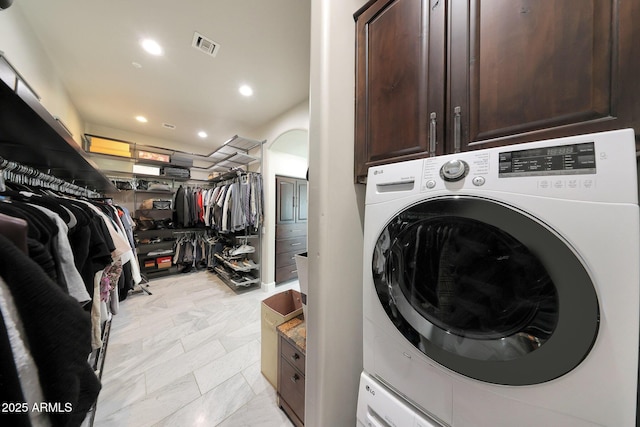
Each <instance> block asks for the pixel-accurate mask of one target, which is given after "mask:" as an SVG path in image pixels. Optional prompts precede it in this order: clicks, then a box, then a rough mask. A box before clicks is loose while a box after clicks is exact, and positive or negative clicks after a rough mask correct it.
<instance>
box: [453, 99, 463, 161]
mask: <svg viewBox="0 0 640 427" xmlns="http://www.w3.org/2000/svg"><path fill="white" fill-rule="evenodd" d="M460 112H461V108H460V107H456V108H454V109H453V152H454V153H459V152H460V147H461V144H460V139H461V133H462V123H461V117H460V116H461V113H460Z"/></svg>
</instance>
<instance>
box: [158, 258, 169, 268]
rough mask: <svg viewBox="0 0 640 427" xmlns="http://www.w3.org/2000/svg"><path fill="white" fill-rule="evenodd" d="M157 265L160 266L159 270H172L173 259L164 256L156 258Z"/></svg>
mask: <svg viewBox="0 0 640 427" xmlns="http://www.w3.org/2000/svg"><path fill="white" fill-rule="evenodd" d="M156 264H158V268H170V267H171V257H170V256H163V257H160V258H156Z"/></svg>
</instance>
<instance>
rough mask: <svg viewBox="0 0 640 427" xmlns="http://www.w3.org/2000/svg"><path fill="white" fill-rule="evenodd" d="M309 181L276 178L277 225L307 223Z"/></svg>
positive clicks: (282, 177)
mask: <svg viewBox="0 0 640 427" xmlns="http://www.w3.org/2000/svg"><path fill="white" fill-rule="evenodd" d="M307 185H308V184H307V181H306V180H304V179H299V178H290V177H285V176H276V224H296V223H301V222H307V215H308V213H307V212H308V201H307Z"/></svg>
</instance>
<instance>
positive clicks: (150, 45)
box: [140, 39, 163, 56]
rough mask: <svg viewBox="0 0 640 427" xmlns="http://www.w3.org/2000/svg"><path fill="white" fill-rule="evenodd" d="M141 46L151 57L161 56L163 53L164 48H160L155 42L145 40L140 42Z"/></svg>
mask: <svg viewBox="0 0 640 427" xmlns="http://www.w3.org/2000/svg"><path fill="white" fill-rule="evenodd" d="M140 44H141V45H142V48H143V49H144V50H146V51H147V52H149V53H150V54H151V55H156V56H159V55H162V53H163V51H162V46H160V45H159V44H158V42H156V41H155V40H151V39H144V40H142V41H141V42H140Z"/></svg>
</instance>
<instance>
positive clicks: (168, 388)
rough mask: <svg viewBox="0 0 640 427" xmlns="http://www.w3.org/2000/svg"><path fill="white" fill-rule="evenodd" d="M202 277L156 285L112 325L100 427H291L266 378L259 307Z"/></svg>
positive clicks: (258, 294)
mask: <svg viewBox="0 0 640 427" xmlns="http://www.w3.org/2000/svg"><path fill="white" fill-rule="evenodd" d="M292 288H293V289H297V290H299V285H298V282H295V281H294V282H290V283H287V284H283V285H281V286H278V287H277V288H276V290H275V291H274V292H270V293H268V292H264V291H262V290H261V289H259V288H256V289H254V290H251V291H245V292H241V293H236V292H234V291H233V290H231V289H230V288H229V287H228V286H227V285H225V284H224V283H223V282H222V281H221V280H220V279H219V278H218V277H217V276H216V275H215V274H213V273H210V272H207V271H201V272H195V273H189V274H185V275H173V276H168V277H164V278H160V279H155V280H152V281H151V283H150V287H149V288H148V289H149V290H150V291H151V292H152V293H153V295H146V294H143V293H139V294H133V295H130V296H129V297H128V298H127V299H126V300H125V301H123V302H121V303H120V311H119V313H118V314H117V315H115V316H114V317H113V321H112V326H111V334H110V338H109V344H108V347H107V352H106V358H105V365H104V369H103V374H102V387H103V388H102V391H101V392H100V396H99V397H98V403H97V408H96V415H95V420H94V426H95V427H110V426H114V427H115V426H117V427H127V426H130V427H144V426H153V427H178V426H179V427H209V426H211V427H214V426H220V427H245V426H246V427H257V426H261V427H288V426H292V425H293V424H292V423H291V422H290V421H289V419H288V418H287V416H286V415H285V414H284V412H282V410H280V408H278V407H277V405H276V391H275V390H274V388H273V387H272V386H271V384H270V383H269V382H268V381H267V380H266V379H265V378H264V376H263V375H262V373H261V372H260V348H261V347H260V328H261V323H260V322H261V318H260V308H261V301H262V300H263V299H265V298H267V297H269V296H271V295H273V294H274V293H278V292H282V291H284V290H287V289H292Z"/></svg>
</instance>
